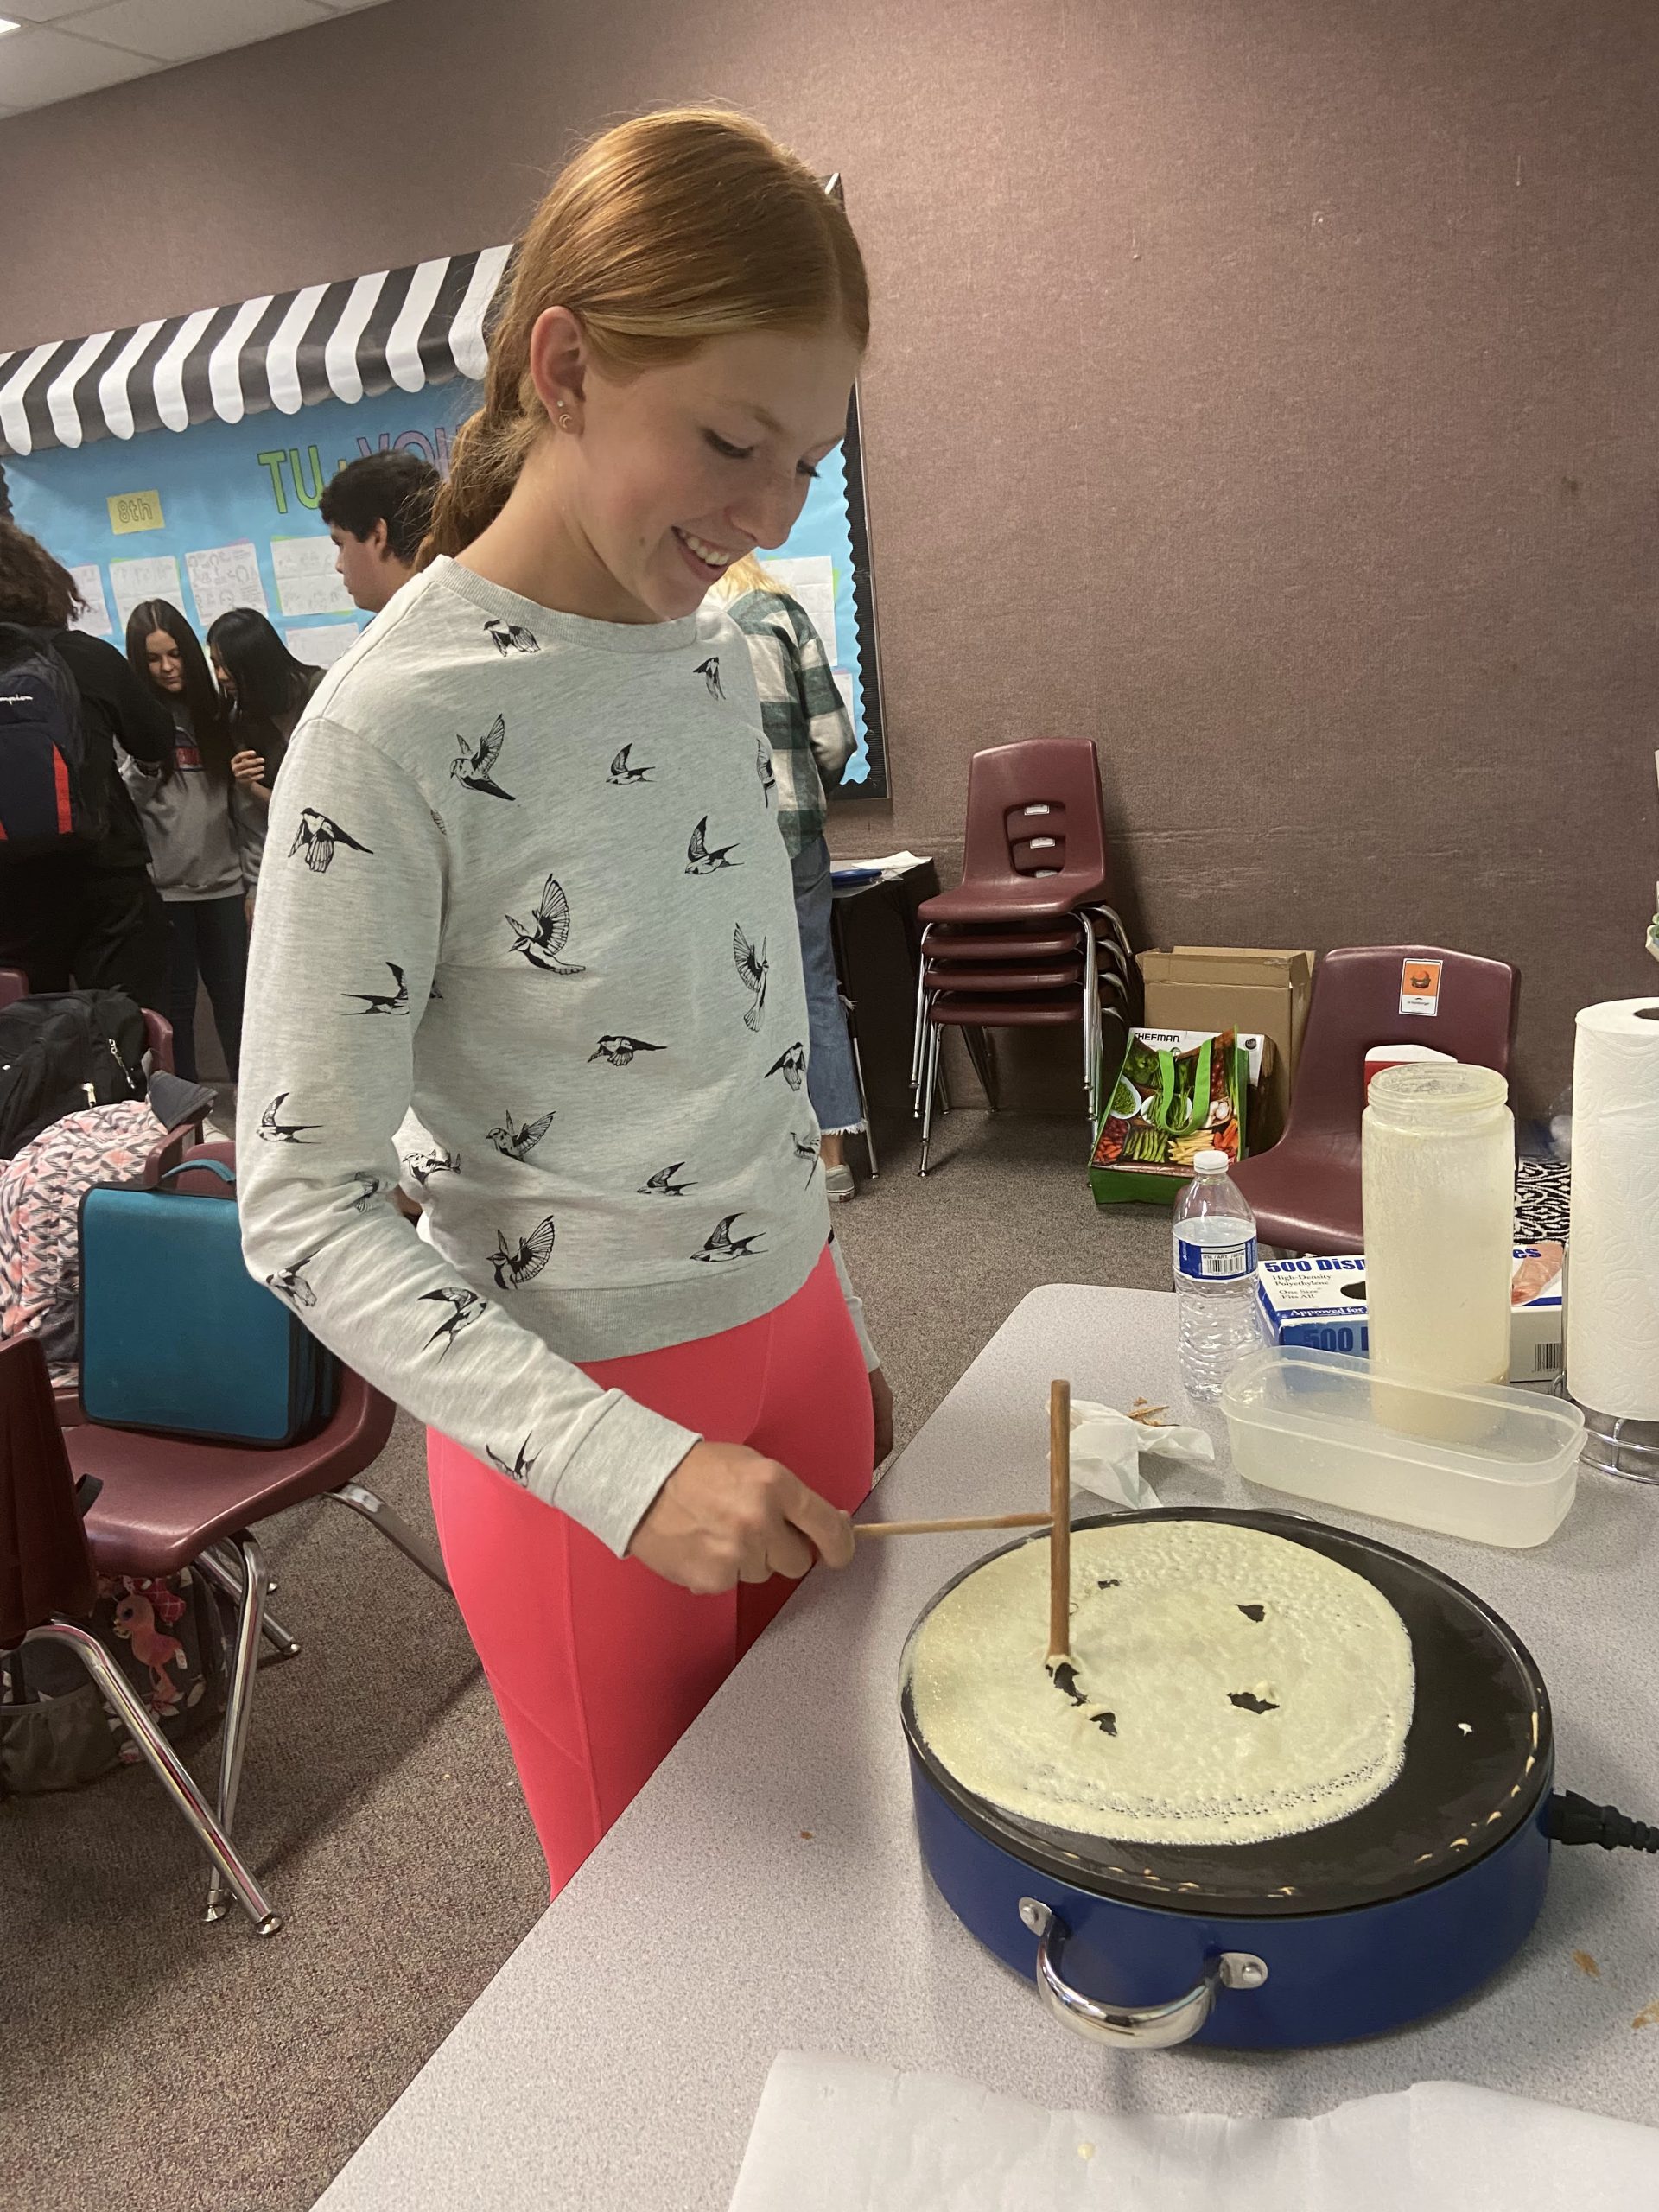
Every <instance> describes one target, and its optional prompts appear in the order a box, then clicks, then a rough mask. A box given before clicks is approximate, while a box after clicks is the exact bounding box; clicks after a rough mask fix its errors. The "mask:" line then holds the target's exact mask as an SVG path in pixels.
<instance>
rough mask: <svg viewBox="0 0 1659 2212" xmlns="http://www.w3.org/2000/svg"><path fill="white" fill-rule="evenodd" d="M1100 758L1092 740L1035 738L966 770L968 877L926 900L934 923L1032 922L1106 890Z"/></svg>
mask: <svg viewBox="0 0 1659 2212" xmlns="http://www.w3.org/2000/svg"><path fill="white" fill-rule="evenodd" d="M1106 881H1107V863H1106V816H1105V810H1104V809H1103V806H1102V804H1101V797H1100V759H1099V756H1098V754H1097V753H1096V751H1095V747H1094V741H1093V740H1092V739H1091V738H1086V737H1032V738H1025V739H1022V740H1021V741H1020V743H1019V744H1017V745H994V746H991V747H988V749H987V750H986V751H984V752H983V753H975V755H974V757H973V759H972V760H971V761H970V762H969V767H968V823H967V830H966V835H965V836H964V839H963V855H962V880H961V882H960V883H958V884H957V885H956V886H955V887H954V888H953V889H951V890H950V891H941V892H940V893H938V896H937V897H935V898H932V899H925V900H924V902H923V904H922V905H921V906H920V907H919V908H918V910H917V911H918V914H919V916H920V918H921V920H922V921H923V922H924V923H928V922H981V923H985V922H1001V921H1005V920H1015V919H1025V920H1031V919H1034V918H1041V917H1044V916H1049V915H1056V914H1071V913H1075V912H1077V909H1078V908H1079V907H1082V906H1093V905H1095V904H1096V902H1097V901H1098V900H1100V899H1104V898H1105V896H1106Z"/></svg>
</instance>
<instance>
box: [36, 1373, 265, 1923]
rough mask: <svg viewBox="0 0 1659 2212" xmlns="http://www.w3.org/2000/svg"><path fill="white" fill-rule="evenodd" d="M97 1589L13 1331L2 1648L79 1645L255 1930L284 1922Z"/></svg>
mask: <svg viewBox="0 0 1659 2212" xmlns="http://www.w3.org/2000/svg"><path fill="white" fill-rule="evenodd" d="M132 1571H134V1572H137V1573H152V1572H154V1570H153V1569H152V1568H150V1567H137V1568H136V1569H134V1570H132ZM96 1594H97V1579H96V1574H95V1571H94V1564H93V1554H92V1550H91V1548H89V1545H88V1541H87V1536H86V1529H85V1527H84V1525H83V1522H82V1521H81V1516H80V1512H79V1507H78V1505H77V1503H76V1499H75V1478H74V1476H73V1473H72V1471H71V1469H70V1464H69V1460H68V1458H67V1454H66V1452H65V1449H64V1440H63V1437H62V1434H61V1433H60V1430H59V1427H58V1423H57V1421H56V1418H55V1416H54V1410H53V1404H52V1386H51V1383H50V1380H49V1378H48V1374H47V1367H46V1361H45V1358H44V1357H43V1356H42V1354H41V1347H40V1345H39V1344H38V1343H37V1342H36V1340H35V1338H33V1337H18V1338H14V1339H13V1340H12V1342H11V1343H10V1344H6V1345H4V1346H3V1347H0V1651H16V1650H17V1649H19V1648H20V1647H21V1648H27V1647H28V1646H29V1644H31V1643H45V1642H51V1643H60V1644H65V1645H67V1647H68V1648H69V1649H70V1650H72V1651H73V1652H74V1653H75V1654H76V1655H77V1656H78V1657H79V1659H80V1661H81V1662H82V1664H83V1665H84V1666H85V1667H86V1671H87V1673H88V1674H89V1675H91V1676H92V1680H93V1681H95V1682H96V1683H97V1684H98V1687H99V1689H100V1690H101V1691H102V1692H103V1694H104V1695H105V1698H106V1699H107V1700H108V1701H109V1703H110V1705H111V1707H113V1708H114V1710H115V1713H116V1715H117V1717H118V1719H119V1720H120V1721H121V1723H122V1725H123V1726H124V1728H125V1729H126V1731H127V1732H128V1734H129V1735H130V1737H131V1738H132V1740H133V1742H134V1743H135V1744H136V1745H137V1747H138V1749H139V1751H141V1752H142V1753H143V1757H144V1758H145V1759H146V1760H147V1761H148V1763H149V1767H150V1769H151V1771H152V1772H153V1773H154V1774H155V1776H156V1780H157V1781H158V1782H159V1783H161V1785H162V1788H163V1789H165V1790H166V1792H167V1794H168V1796H169V1797H170V1798H171V1799H172V1801H173V1803H174V1804H175V1807H176V1808H178V1810H179V1811H180V1812H181V1814H182V1815H183V1816H184V1818H185V1819H186V1820H187V1821H188V1822H189V1824H190V1826H191V1827H192V1829H193V1830H194V1833H195V1834H196V1836H197V1838H198V1840H200V1843H201V1845H202V1847H203V1848H204V1849H205V1850H206V1851H207V1853H208V1855H209V1857H210V1858H211V1859H213V1867H214V1878H215V1881H216V1882H217V1881H219V1880H221V1879H222V1880H223V1881H224V1882H225V1883H226V1884H227V1885H229V1888H230V1889H231V1890H232V1891H233V1892H234V1894H235V1896H236V1897H237V1898H238V1902H239V1903H240V1904H243V1905H244V1906H245V1908H246V1910H247V1912H248V1914H249V1916H250V1917H251V1920H252V1922H253V1923H254V1926H255V1927H256V1928H257V1930H258V1931H259V1933H260V1935H262V1936H270V1935H273V1934H275V1932H276V1930H277V1929H278V1928H280V1927H281V1925H282V1922H281V1920H280V1919H279V1917H278V1916H277V1914H276V1913H275V1912H274V1911H273V1910H272V1909H271V1906H270V1900H269V1899H268V1898H267V1897H265V1895H264V1891H262V1890H261V1889H260V1887H259V1885H258V1884H257V1882H256V1881H255V1880H254V1878H253V1877H252V1875H251V1873H249V1872H248V1870H247V1868H246V1867H245V1866H244V1865H243V1864H242V1861H241V1859H239V1858H238V1856H237V1853H236V1851H235V1848H234V1847H233V1846H232V1843H231V1840H230V1838H229V1836H228V1835H227V1834H226V1830H225V1827H223V1826H222V1825H221V1824H220V1822H219V1821H218V1820H216V1819H215V1818H214V1815H213V1811H212V1809H211V1808H210V1807H209V1806H208V1804H207V1800H206V1798H204V1797H203V1796H202V1794H201V1792H200V1789H198V1788H197V1787H196V1784H195V1783H194V1780H193V1779H192V1778H191V1776H190V1774H189V1772H188V1770H187V1769H186V1768H185V1766H184V1765H183V1764H182V1763H181V1760H180V1758H179V1756H178V1754H177V1752H176V1751H175V1750H174V1749H173V1746H172V1745H170V1744H169V1743H168V1740H167V1738H166V1737H165V1736H163V1735H162V1732H161V1731H160V1729H159V1728H157V1726H156V1723H155V1721H154V1719H152V1718H151V1716H150V1714H149V1713H148V1712H147V1711H146V1709H145V1707H144V1705H143V1701H142V1700H141V1699H140V1698H139V1697H138V1696H137V1694H136V1693H135V1691H134V1690H133V1688H132V1686H131V1684H130V1682H129V1681H127V1679H126V1677H125V1675H123V1674H122V1672H121V1670H120V1669H119V1668H118V1667H117V1666H115V1665H114V1664H113V1663H112V1662H111V1658H110V1655H109V1654H108V1652H107V1651H105V1649H104V1647H103V1645H102V1644H101V1643H99V1640H98V1638H97V1637H95V1636H94V1635H93V1634H92V1631H91V1630H89V1629H88V1628H87V1627H86V1625H85V1623H86V1618H87V1616H88V1615H89V1614H90V1613H91V1611H92V1604H93V1600H94V1599H95V1597H96Z"/></svg>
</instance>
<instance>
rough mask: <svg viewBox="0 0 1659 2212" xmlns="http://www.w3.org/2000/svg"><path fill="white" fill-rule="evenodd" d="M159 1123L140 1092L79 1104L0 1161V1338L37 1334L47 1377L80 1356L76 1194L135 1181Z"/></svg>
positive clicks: (71, 1367) (68, 1374)
mask: <svg viewBox="0 0 1659 2212" xmlns="http://www.w3.org/2000/svg"><path fill="white" fill-rule="evenodd" d="M164 1135H166V1131H165V1130H164V1128H162V1122H161V1119H160V1116H158V1115H157V1114H156V1110H155V1109H154V1107H153V1106H151V1105H150V1104H149V1103H148V1102H147V1101H145V1100H143V1099H137V1098H132V1099H128V1100H126V1101H125V1102H124V1103H122V1104H121V1105H118V1106H89V1107H87V1108H86V1109H84V1110H83V1111H82V1112H80V1113H79V1114H66V1115H65V1116H64V1117H63V1119H62V1121H60V1122H53V1123H52V1125H51V1127H50V1128H44V1129H42V1130H41V1134H40V1135H39V1136H37V1137H35V1139H33V1140H32V1141H31V1142H29V1144H26V1145H25V1146H23V1147H22V1150H21V1151H20V1152H19V1153H18V1154H17V1156H16V1159H15V1160H10V1161H8V1162H5V1163H3V1164H0V1342H10V1339H11V1338H13V1337H28V1336H34V1337H38V1338H40V1340H41V1351H43V1352H44V1353H45V1354H46V1360H47V1365H48V1367H49V1368H50V1369H51V1370H52V1374H53V1379H54V1381H56V1380H59V1379H60V1378H61V1379H64V1380H72V1379H73V1376H74V1373H75V1370H76V1368H77V1366H78V1364H79V1359H80V1236H79V1219H80V1201H81V1198H82V1195H83V1193H85V1192H87V1191H89V1190H91V1189H92V1185H94V1184H95V1183H121V1184H137V1183H142V1182H143V1179H144V1174H145V1171H146V1169H147V1168H148V1166H149V1160H150V1157H151V1154H153V1153H154V1152H155V1150H156V1146H157V1145H158V1144H160V1142H161V1141H162V1137H163V1136H164Z"/></svg>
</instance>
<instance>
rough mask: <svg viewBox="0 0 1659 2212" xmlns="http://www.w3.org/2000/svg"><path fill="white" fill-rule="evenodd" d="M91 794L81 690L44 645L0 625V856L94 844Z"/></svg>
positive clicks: (96, 829)
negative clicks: (81, 708) (81, 707)
mask: <svg viewBox="0 0 1659 2212" xmlns="http://www.w3.org/2000/svg"><path fill="white" fill-rule="evenodd" d="M91 786H92V778H91V777H90V775H89V774H88V770H87V760H86V726H85V724H84V722H83V721H82V719H81V711H80V687H79V684H78V683H76V682H75V679H74V677H73V675H72V674H71V672H70V671H69V668H68V666H67V664H66V663H65V662H64V660H63V659H62V658H61V657H60V654H59V652H58V651H57V649H56V647H55V646H54V645H53V644H52V643H51V641H50V639H47V638H43V637H41V636H40V635H39V633H38V632H35V631H33V630H26V629H24V628H23V627H22V626H21V624H19V623H16V622H0V855H3V856H4V857H5V858H6V859H8V860H28V859H32V858H34V857H35V855H39V854H41V853H64V852H75V851H79V850H82V849H85V848H86V846H87V845H90V844H92V843H93V842H95V841H96V840H97V838H98V837H99V835H100V834H101V832H102V829H103V827H104V825H103V824H102V823H100V822H99V819H98V808H97V805H96V803H95V801H94V798H93V796H92V788H91Z"/></svg>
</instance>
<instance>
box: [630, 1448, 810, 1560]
mask: <svg viewBox="0 0 1659 2212" xmlns="http://www.w3.org/2000/svg"><path fill="white" fill-rule="evenodd" d="M815 1553H816V1554H817V1557H818V1558H820V1559H822V1560H823V1563H824V1565H825V1566H826V1567H846V1566H847V1565H849V1562H850V1561H851V1560H852V1556H853V1524H852V1522H850V1521H849V1519H848V1517H847V1516H846V1515H845V1514H844V1513H842V1512H838V1511H837V1510H836V1508H835V1507H834V1506H833V1505H830V1504H828V1503H826V1502H825V1501H824V1500H823V1498H821V1497H819V1496H818V1494H817V1491H812V1490H809V1489H808V1488H807V1486H806V1484H804V1482H801V1481H799V1480H798V1478H796V1477H795V1476H794V1475H791V1472H790V1471H789V1469H788V1468H787V1467H781V1466H779V1464H778V1462H777V1461H776V1460H775V1459H762V1457H761V1456H760V1452H751V1451H750V1450H749V1449H748V1448H747V1446H746V1445H742V1444H710V1443H708V1442H704V1443H702V1444H697V1445H694V1446H692V1448H691V1450H690V1452H687V1453H686V1455H685V1457H684V1459H682V1460H681V1462H680V1464H679V1465H678V1466H677V1467H676V1469H675V1470H674V1471H673V1473H672V1474H671V1476H670V1477H669V1478H668V1480H667V1481H666V1482H665V1483H664V1484H663V1486H662V1488H661V1490H659V1491H658V1493H657V1496H656V1498H655V1500H654V1502H653V1503H652V1507H651V1510H650V1511H649V1512H648V1513H647V1514H646V1515H645V1519H644V1520H643V1521H641V1522H640V1523H639V1527H638V1528H637V1529H635V1530H634V1532H633V1541H632V1543H631V1544H630V1545H629V1546H628V1556H629V1557H630V1558H631V1559H637V1560H639V1562H640V1564H641V1565H642V1566H645V1567H650V1569H651V1570H652V1573H653V1574H660V1575H661V1576H662V1578H663V1580H664V1581H665V1582H674V1583H677V1584H678V1585H679V1586H680V1588H681V1589H682V1590H691V1591H695V1592H696V1593H697V1594H698V1595H699V1596H700V1597H710V1596H713V1594H714V1593H715V1592H716V1591H720V1590H729V1589H731V1588H732V1587H733V1586H734V1584H736V1583H739V1582H765V1581H766V1580H769V1579H770V1577H771V1576H772V1575H774V1574H786V1575H788V1576H789V1577H790V1579H791V1581H798V1580H799V1579H800V1577H801V1576H802V1575H804V1573H806V1571H807V1569H808V1567H810V1566H811V1564H812V1560H813V1556H814V1554H815Z"/></svg>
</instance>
